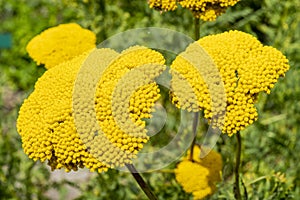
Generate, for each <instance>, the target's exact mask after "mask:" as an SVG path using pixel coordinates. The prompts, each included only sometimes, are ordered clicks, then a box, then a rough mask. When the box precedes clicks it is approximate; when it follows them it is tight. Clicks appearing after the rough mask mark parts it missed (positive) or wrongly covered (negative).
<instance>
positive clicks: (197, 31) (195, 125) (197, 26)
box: [189, 18, 200, 161]
mask: <svg viewBox="0 0 300 200" xmlns="http://www.w3.org/2000/svg"><path fill="white" fill-rule="evenodd" d="M194 20H195V21H194V27H195V30H194V31H195V32H194V33H195V40H198V39H199V38H200V20H199V18H194ZM198 121H199V112H196V113H195V114H194V120H193V136H194V138H193V141H192V144H191V147H190V151H191V153H190V157H189V160H190V161H194V159H193V154H194V146H195V144H196V135H197V129H198Z"/></svg>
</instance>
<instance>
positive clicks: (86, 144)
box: [17, 47, 164, 172]
mask: <svg viewBox="0 0 300 200" xmlns="http://www.w3.org/2000/svg"><path fill="white" fill-rule="evenodd" d="M133 49H135V51H133V50H132V49H129V50H127V51H124V53H122V54H120V55H119V54H118V53H116V52H115V51H113V50H110V49H95V50H94V51H93V52H91V53H90V54H88V53H84V54H82V55H80V56H77V57H75V58H74V59H72V60H70V61H67V62H63V63H61V64H59V65H58V67H54V68H51V69H49V70H47V71H46V72H45V73H44V75H43V76H42V77H41V78H40V79H39V80H38V81H37V82H36V84H35V89H34V91H33V93H32V94H30V96H29V97H28V99H26V100H25V101H24V103H23V105H22V106H21V108H20V111H19V116H18V120H17V129H18V132H19V134H20V136H21V138H22V143H23V144H22V145H23V149H24V151H25V153H26V154H28V156H29V157H30V158H32V159H34V160H40V161H42V162H44V161H46V160H48V164H49V165H50V166H51V168H52V169H60V168H65V170H66V171H70V170H72V169H73V170H77V169H78V167H87V168H89V169H90V170H91V171H94V170H98V171H99V172H101V171H106V170H107V169H108V168H109V167H114V166H122V165H124V164H125V163H130V162H131V160H130V158H133V157H134V156H133V155H134V154H136V153H137V152H138V150H140V149H141V148H142V147H143V145H142V143H146V142H147V140H148V137H147V136H146V133H145V130H144V126H137V125H136V126H137V127H138V128H139V129H138V128H137V129H138V130H139V131H141V130H142V133H140V135H129V134H126V133H125V132H124V131H123V132H122V131H120V129H118V127H114V126H118V125H120V124H118V123H117V122H115V119H116V118H117V117H119V114H120V113H116V114H115V113H114V112H115V111H118V109H116V108H115V109H113V106H112V105H116V106H119V107H124V108H127V109H128V110H127V115H128V116H129V118H128V119H129V121H131V122H132V124H135V122H139V120H141V118H144V117H150V115H149V114H150V112H151V111H152V110H151V109H152V106H153V105H154V102H155V100H157V99H158V97H159V90H158V88H157V86H156V85H154V84H153V78H154V77H155V76H157V75H159V73H160V72H162V70H163V69H164V67H163V66H162V65H159V66H157V65H154V64H153V65H150V66H147V68H146V69H143V70H142V71H144V72H145V73H144V74H143V75H144V77H142V78H143V79H144V80H146V78H145V76H147V77H148V79H147V80H148V82H147V83H146V84H145V85H144V86H140V87H138V88H131V89H132V91H133V92H132V93H131V94H132V95H131V94H128V96H129V98H128V99H127V100H126V101H123V100H124V99H121V101H120V99H118V98H119V97H120V96H118V95H121V97H122V98H123V93H125V92H126V91H127V90H128V87H125V88H126V89H124V90H122V91H121V92H123V93H118V92H117V93H116V96H115V98H113V96H114V95H113V93H112V92H114V91H115V90H116V88H118V87H116V88H114V87H111V84H114V86H116V83H118V80H120V79H121V78H122V76H125V75H126V73H130V72H131V71H134V70H132V69H133V68H134V67H138V66H139V65H143V64H146V63H159V64H163V63H164V59H163V57H162V55H161V54H159V53H158V52H155V51H152V50H150V49H147V48H142V47H139V48H137V47H135V48H133ZM130 52H132V53H130ZM91 55H95V56H94V57H92V59H87V58H88V57H91ZM110 63H111V65H110ZM84 64H87V65H94V66H96V68H97V66H98V68H102V69H104V68H106V67H107V66H108V67H107V70H106V71H104V72H103V76H102V78H101V80H100V82H99V84H98V88H97V94H94V95H93V97H94V98H93V99H92V104H91V105H89V104H81V105H74V104H76V102H77V101H78V100H79V99H80V98H85V97H84V96H83V97H82V96H79V97H78V96H76V95H78V94H77V93H75V94H74V93H73V91H74V84H75V82H76V80H77V78H78V74H81V73H82V72H81V71H80V69H81V67H82V65H84ZM145 66H146V65H145ZM141 68H143V67H141ZM144 68H145V67H144ZM138 72H141V71H138ZM91 73H93V72H91ZM147 73H148V74H147ZM145 74H146V75H145ZM133 75H134V76H136V74H133ZM106 76H107V77H106ZM149 76H150V77H149ZM87 78H88V77H87ZM128 78H131V79H130V81H131V82H132V84H128V85H133V83H136V81H135V79H134V78H133V77H131V76H128ZM150 79H151V80H150ZM121 80H122V79H121ZM136 80H137V79H136ZM151 81H152V82H151ZM127 82H129V80H127ZM144 83H145V81H144ZM123 84H124V83H121V85H122V86H124V85H123ZM121 85H120V86H121ZM103 86H104V87H103ZM117 86H118V85H117ZM85 89H87V88H85ZM129 89H130V88H129ZM134 89H136V90H134ZM87 92H88V91H86V93H84V95H87ZM102 95H103V96H102ZM107 95H110V96H107ZM136 95H140V96H136ZM87 96H88V95H87ZM143 98H150V99H146V100H144V99H143ZM114 100H115V101H119V104H116V103H114V104H112V101H114ZM94 106H95V107H96V109H97V110H98V111H99V113H97V118H98V119H99V121H98V122H99V124H100V128H101V129H98V130H97V131H99V132H97V133H98V134H97V135H96V134H95V131H94V130H95V129H96V126H95V123H93V121H91V122H90V121H86V120H85V119H83V120H82V121H84V122H85V125H86V127H88V130H82V129H80V127H79V128H78V127H77V125H78V124H77V123H80V122H81V121H80V119H78V116H79V117H80V116H83V117H85V115H86V114H87V113H86V111H88V112H89V111H90V110H87V109H88V108H89V107H91V108H94ZM74 108H76V109H75V110H74ZM79 109H80V110H79ZM130 110H134V112H133V116H131V117H130V112H131V111H130ZM74 112H76V113H74ZM122 112H123V110H122ZM78 113H79V114H78ZM88 114H89V113H88ZM113 114H114V115H113ZM122 114H123V115H122ZM125 114H126V113H125ZM120 115H122V117H124V113H121V114H120ZM94 117H95V120H96V114H95V115H94ZM122 117H121V118H122ZM122 119H123V118H122ZM128 119H127V118H126V120H128ZM133 120H135V121H133ZM78 121H79V122H78ZM98 122H97V120H96V123H98ZM138 124H141V123H138ZM101 131H103V134H101ZM129 131H130V130H129ZM104 136H105V137H104ZM107 141H108V142H107ZM118 149H119V150H118ZM122 156H123V157H122Z"/></svg>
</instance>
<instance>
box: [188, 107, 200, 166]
mask: <svg viewBox="0 0 300 200" xmlns="http://www.w3.org/2000/svg"><path fill="white" fill-rule="evenodd" d="M198 121H199V112H196V113H195V114H194V119H193V136H194V139H193V141H192V144H191V147H190V151H191V153H190V158H189V159H190V161H194V159H193V155H194V146H195V144H196V135H197V128H198Z"/></svg>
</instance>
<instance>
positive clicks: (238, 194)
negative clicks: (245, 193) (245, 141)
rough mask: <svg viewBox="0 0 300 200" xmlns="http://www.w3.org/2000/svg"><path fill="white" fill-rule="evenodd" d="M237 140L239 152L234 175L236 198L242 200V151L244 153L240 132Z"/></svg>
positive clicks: (237, 152) (237, 151)
mask: <svg viewBox="0 0 300 200" xmlns="http://www.w3.org/2000/svg"><path fill="white" fill-rule="evenodd" d="M236 139H237V150H236V158H235V169H234V174H235V183H234V188H233V192H234V197H235V199H236V200H241V199H242V196H241V191H240V174H239V173H240V171H239V169H240V162H241V151H242V139H241V134H240V132H238V133H237V134H236Z"/></svg>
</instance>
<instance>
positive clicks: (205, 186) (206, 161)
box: [175, 145, 223, 199]
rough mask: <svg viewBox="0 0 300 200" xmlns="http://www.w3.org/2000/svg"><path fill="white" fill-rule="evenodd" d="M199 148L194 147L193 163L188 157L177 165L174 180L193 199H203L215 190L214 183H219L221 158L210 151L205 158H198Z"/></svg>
mask: <svg viewBox="0 0 300 200" xmlns="http://www.w3.org/2000/svg"><path fill="white" fill-rule="evenodd" d="M200 152H201V150H200V147H199V146H198V145H195V146H194V152H193V161H190V160H189V157H190V155H189V152H188V155H187V156H186V157H185V158H184V159H183V160H182V161H181V162H180V163H179V164H178V165H177V167H176V169H175V178H176V180H177V182H178V183H179V184H180V185H181V186H182V187H183V189H184V191H185V192H187V193H192V194H193V196H194V199H203V198H205V197H206V196H208V195H211V194H213V193H214V191H215V190H216V183H217V182H219V181H221V171H222V166H223V164H222V157H221V155H220V154H219V153H217V152H215V151H213V150H212V151H210V152H209V153H208V154H207V156H206V157H204V158H200Z"/></svg>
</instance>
